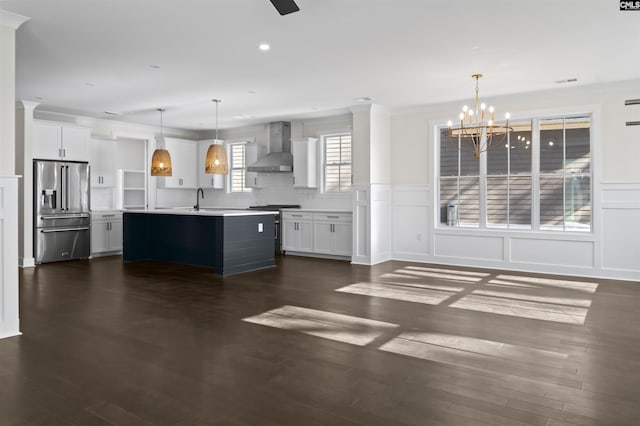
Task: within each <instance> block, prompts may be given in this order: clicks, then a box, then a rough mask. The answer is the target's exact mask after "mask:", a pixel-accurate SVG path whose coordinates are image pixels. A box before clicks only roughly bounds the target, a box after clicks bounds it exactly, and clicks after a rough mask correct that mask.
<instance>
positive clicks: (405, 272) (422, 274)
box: [380, 268, 488, 283]
mask: <svg viewBox="0 0 640 426" xmlns="http://www.w3.org/2000/svg"><path fill="white" fill-rule="evenodd" d="M487 275H488V274H479V273H471V272H464V273H458V271H450V270H437V269H433V270H429V269H427V268H424V269H423V270H415V269H409V268H403V269H398V270H396V271H393V272H391V273H387V274H382V275H381V276H380V277H381V278H392V279H398V278H410V279H419V278H438V279H442V280H448V281H461V282H471V283H477V282H479V281H482V280H483V279H484V278H485V277H486V276H487Z"/></svg>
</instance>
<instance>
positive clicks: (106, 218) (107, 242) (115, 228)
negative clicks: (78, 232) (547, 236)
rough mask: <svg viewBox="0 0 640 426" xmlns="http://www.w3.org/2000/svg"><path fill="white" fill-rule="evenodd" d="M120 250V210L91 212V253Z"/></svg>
mask: <svg viewBox="0 0 640 426" xmlns="http://www.w3.org/2000/svg"><path fill="white" fill-rule="evenodd" d="M121 250H122V212H119V211H114V212H93V213H92V214H91V254H100V253H107V252H118V251H121Z"/></svg>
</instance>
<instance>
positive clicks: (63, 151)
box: [62, 148, 67, 158]
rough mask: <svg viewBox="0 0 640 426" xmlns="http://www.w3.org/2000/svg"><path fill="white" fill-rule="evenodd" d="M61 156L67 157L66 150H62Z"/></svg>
mask: <svg viewBox="0 0 640 426" xmlns="http://www.w3.org/2000/svg"><path fill="white" fill-rule="evenodd" d="M62 156H63V157H65V158H66V157H67V150H66V149H64V148H62Z"/></svg>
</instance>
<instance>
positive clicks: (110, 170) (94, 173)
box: [89, 139, 116, 188]
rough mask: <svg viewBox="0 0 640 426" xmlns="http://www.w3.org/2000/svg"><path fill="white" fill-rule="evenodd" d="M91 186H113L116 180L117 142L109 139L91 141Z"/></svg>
mask: <svg viewBox="0 0 640 426" xmlns="http://www.w3.org/2000/svg"><path fill="white" fill-rule="evenodd" d="M89 164H90V165H91V186H93V187H103V188H111V187H113V186H115V182H116V178H115V176H116V143H115V141H113V140H108V139H91V140H90V141H89Z"/></svg>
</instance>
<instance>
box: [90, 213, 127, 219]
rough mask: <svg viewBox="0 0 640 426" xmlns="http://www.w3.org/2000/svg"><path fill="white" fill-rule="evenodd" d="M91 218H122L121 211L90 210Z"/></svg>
mask: <svg viewBox="0 0 640 426" xmlns="http://www.w3.org/2000/svg"><path fill="white" fill-rule="evenodd" d="M91 219H92V220H112V221H113V220H122V212H120V211H114V212H108V211H104V212H92V213H91Z"/></svg>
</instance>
